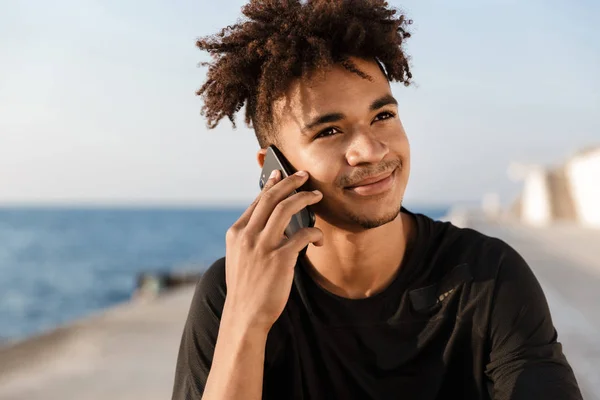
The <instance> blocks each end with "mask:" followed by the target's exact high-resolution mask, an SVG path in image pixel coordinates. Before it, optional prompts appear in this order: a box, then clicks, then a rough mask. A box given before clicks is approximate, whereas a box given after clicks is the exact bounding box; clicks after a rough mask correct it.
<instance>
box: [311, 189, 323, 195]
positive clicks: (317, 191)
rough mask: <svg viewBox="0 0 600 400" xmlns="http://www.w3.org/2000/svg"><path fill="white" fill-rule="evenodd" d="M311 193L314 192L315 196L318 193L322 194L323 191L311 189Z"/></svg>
mask: <svg viewBox="0 0 600 400" xmlns="http://www.w3.org/2000/svg"><path fill="white" fill-rule="evenodd" d="M313 193H314V194H316V195H317V196H318V195H321V194H323V193H321V191H319V190H313Z"/></svg>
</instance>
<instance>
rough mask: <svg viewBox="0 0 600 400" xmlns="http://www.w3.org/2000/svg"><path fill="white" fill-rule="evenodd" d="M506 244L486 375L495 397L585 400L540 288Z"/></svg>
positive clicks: (524, 264)
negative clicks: (582, 399)
mask: <svg viewBox="0 0 600 400" xmlns="http://www.w3.org/2000/svg"><path fill="white" fill-rule="evenodd" d="M504 245H505V246H506V250H505V251H503V256H502V259H501V261H500V266H499V269H498V274H497V277H496V284H495V293H494V299H493V302H492V308H491V314H490V326H489V338H488V339H489V343H490V360H489V363H488V365H487V367H486V374H487V376H488V377H489V378H490V379H491V381H492V382H493V398H494V399H496V400H508V399H510V400H518V399H527V400H529V399H556V400H571V399H581V398H582V396H581V393H580V390H579V388H578V384H577V381H576V379H575V376H574V374H573V370H572V369H571V367H570V365H569V363H568V362H567V359H566V357H565V355H564V354H563V351H562V345H561V344H560V342H557V332H556V329H555V327H554V325H553V323H552V318H551V315H550V310H549V308H548V303H547V301H546V298H545V296H544V293H543V291H542V288H541V286H540V284H539V282H538V280H537V279H536V278H535V276H534V274H533V272H532V271H531V269H530V267H529V266H528V265H527V263H526V262H525V260H524V259H523V258H522V257H521V256H520V255H519V254H518V253H517V252H516V251H515V250H514V249H512V248H511V247H510V246H508V245H506V244H504Z"/></svg>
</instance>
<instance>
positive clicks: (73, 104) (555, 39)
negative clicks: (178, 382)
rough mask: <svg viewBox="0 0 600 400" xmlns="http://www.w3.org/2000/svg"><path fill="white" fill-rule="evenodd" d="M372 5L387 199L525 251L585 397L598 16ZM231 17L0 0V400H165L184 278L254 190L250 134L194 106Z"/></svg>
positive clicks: (184, 306)
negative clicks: (402, 173)
mask: <svg viewBox="0 0 600 400" xmlns="http://www.w3.org/2000/svg"><path fill="white" fill-rule="evenodd" d="M390 3H391V4H393V5H394V6H396V7H399V8H400V9H402V10H404V11H405V12H406V13H407V14H408V16H409V17H410V18H412V19H413V21H414V23H413V25H412V32H413V37H412V38H410V39H409V41H408V42H407V49H408V52H409V53H410V54H411V56H412V70H413V74H414V82H415V85H413V86H412V87H410V88H405V87H403V86H402V85H398V84H395V85H393V92H394V95H395V96H396V98H397V99H398V100H399V103H400V108H399V109H400V114H401V115H400V117H401V119H402V121H403V124H404V126H405V129H406V132H407V134H408V136H409V139H410V142H411V151H412V157H411V158H412V167H411V180H410V183H409V186H408V189H407V197H406V203H405V205H406V206H407V207H408V208H409V209H411V210H413V211H416V212H422V213H425V214H427V215H429V216H431V217H433V218H436V219H448V220H451V221H452V222H454V223H455V224H457V225H462V226H470V227H474V228H476V229H479V230H481V231H483V232H484V233H488V234H490V235H495V236H499V237H502V238H503V239H505V240H507V241H508V242H509V243H510V244H512V245H514V246H515V247H516V248H517V249H518V250H519V251H520V252H522V253H523V254H524V256H525V258H526V259H527V260H528V261H529V262H530V264H531V266H532V268H533V269H534V272H535V273H536V276H538V278H539V279H540V281H541V283H542V285H543V287H544V290H545V292H546V295H547V297H548V301H549V303H550V305H551V308H552V311H553V317H554V318H555V324H556V325H557V329H558V332H559V340H561V341H563V342H564V345H565V352H566V353H567V356H568V357H569V359H570V360H571V361H572V363H573V365H574V369H575V370H576V374H577V376H578V379H579V380H580V383H581V384H582V389H583V390H584V392H585V396H586V397H585V398H599V397H598V396H600V374H599V373H598V372H597V371H595V369H596V368H595V367H594V366H597V365H600V364H599V363H600V340H598V339H597V338H598V337H600V334H599V333H600V312H599V311H597V310H596V309H595V306H596V305H597V304H599V300H600V295H598V294H597V292H598V289H599V288H600V287H599V286H598V282H599V279H600V251H599V249H600V207H598V205H599V204H600V118H599V117H600V75H598V73H597V71H598V70H599V68H600V28H598V24H597V20H598V18H599V17H600V3H598V2H595V1H591V0H579V1H566V0H549V1H541V0H532V1H528V2H517V1H512V0H504V1H501V0H489V1H483V2H476V1H466V0H459V1H454V2H447V1H446V2H444V1H423V0H421V1H416V0H406V1H402V2H398V1H391V2H390ZM243 4H245V1H241V0H239V1H238V0H235V1H234V0H226V1H221V2H209V1H206V0H196V1H188V0H175V1H171V2H167V1H164V0H150V1H146V2H144V3H140V2H134V1H132V0H121V1H113V0H105V1H91V0H79V1H73V0H57V1H54V2H46V1H41V0H13V1H3V2H1V3H0V398H2V399H35V398H38V397H39V398H41V397H44V396H45V397H44V398H63V399H64V398H96V397H93V396H94V394H93V393H96V392H97V393H99V395H98V396H101V394H107V393H110V396H111V398H114V399H117V398H124V399H125V398H142V397H144V398H146V399H151V398H168V397H170V390H171V385H172V375H173V372H174V371H173V363H174V357H175V356H176V351H177V346H178V344H179V336H180V333H181V328H182V326H183V325H182V324H183V320H184V318H185V316H186V314H187V310H188V306H189V300H190V297H189V296H190V293H191V292H190V288H189V286H190V285H189V284H186V283H190V282H193V281H194V279H195V277H197V274H198V273H201V272H202V270H203V268H206V266H208V265H210V264H211V263H212V262H213V261H214V260H216V259H217V258H219V257H221V256H222V255H224V251H225V248H224V235H225V231H226V230H227V228H228V227H229V226H230V225H231V224H232V223H233V222H234V221H235V220H236V219H237V218H238V216H239V215H240V213H241V212H242V211H243V210H244V209H245V208H246V207H247V205H248V204H249V203H250V202H251V201H252V199H253V198H254V197H255V196H256V195H257V193H258V185H257V177H258V173H259V168H258V165H257V164H256V158H255V154H256V151H257V150H258V144H257V143H256V139H255V136H254V133H253V132H252V131H251V130H250V129H248V128H246V127H245V126H244V124H243V118H238V121H237V122H238V128H237V129H235V130H234V129H232V127H231V125H230V124H229V123H228V122H227V121H223V122H221V124H220V125H219V126H218V127H217V128H216V129H215V130H208V129H207V128H206V126H205V121H204V120H203V118H202V117H201V116H200V115H199V111H200V107H201V101H200V99H199V98H198V97H197V96H195V94H194V92H195V90H197V89H198V88H199V87H200V85H201V84H202V83H203V82H204V79H205V73H206V69H205V68H202V67H199V66H198V64H199V62H201V61H208V58H207V56H206V54H203V53H201V52H200V51H199V50H198V49H197V48H196V47H195V40H196V38H197V37H199V36H205V35H209V34H213V33H216V32H217V31H218V30H219V29H221V28H222V27H224V26H227V25H230V24H232V23H234V22H235V21H236V19H237V18H238V17H239V16H240V8H241V6H242V5H243ZM223 160H226V163H224V162H223ZM180 285H181V286H182V288H181V289H180V290H177V291H173V290H167V289H169V288H172V287H175V286H180ZM159 294H161V295H162V294H165V296H164V297H163V296H158V298H159V299H162V300H160V301H159V300H158V299H157V298H156V296H157V295H159ZM148 299H150V300H149V301H148ZM136 310H138V311H136ZM139 310H142V311H139ZM134 320H139V324H138V325H135V324H133V323H132V324H131V325H126V326H125V325H123V323H124V321H130V322H131V321H134ZM102 321H105V322H102ZM92 326H93V327H94V329H93V330H92V329H91V328H90V327H92ZM136 346H138V347H136ZM152 350H154V352H153V351H152ZM142 352H143V353H144V356H143V357H146V358H144V359H143V360H145V361H143V360H142V359H141V358H140V357H142V356H140V353H142ZM111 363H120V365H121V367H119V368H114V364H111ZM108 365H110V367H108ZM128 366H129V367H128ZM127 368H129V369H127ZM132 374H133V375H132ZM135 374H137V375H135ZM92 375H93V376H94V377H93V378H92V377H90V376H92ZM132 376H133V377H134V378H132ZM135 377H137V378H135ZM136 379H137V380H136ZM67 381H68V382H70V384H69V385H65V384H64V383H65V382H67ZM74 382H75V383H74ZM78 390H80V391H82V392H79V391H78ZM83 391H85V393H86V395H85V396H81V395H80V393H84V392H83ZM49 396H50V397H49ZM98 398H101V397H98Z"/></svg>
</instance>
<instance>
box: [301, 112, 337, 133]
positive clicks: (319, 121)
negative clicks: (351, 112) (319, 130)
mask: <svg viewBox="0 0 600 400" xmlns="http://www.w3.org/2000/svg"><path fill="white" fill-rule="evenodd" d="M344 118H346V116H345V115H344V114H342V113H330V114H324V115H321V116H319V117H317V118H315V119H313V120H312V121H311V122H309V123H308V124H306V125H304V128H302V132H304V133H306V132H308V131H310V130H311V129H313V128H314V127H316V126H319V125H323V124H327V123H330V122H337V121H341V120H342V119H344Z"/></svg>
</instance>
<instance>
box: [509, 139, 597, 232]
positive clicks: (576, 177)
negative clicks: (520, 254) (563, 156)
mask: <svg viewBox="0 0 600 400" xmlns="http://www.w3.org/2000/svg"><path fill="white" fill-rule="evenodd" d="M509 172H510V173H511V174H512V175H513V176H514V177H515V178H517V179H519V180H521V181H522V182H523V191H522V192H521V194H520V196H519V198H518V199H517V201H516V202H515V204H514V205H513V207H512V209H511V210H510V213H511V214H512V215H513V216H516V217H517V218H518V219H520V220H521V221H523V222H525V223H528V224H532V225H541V226H543V225H549V224H552V223H557V222H570V223H576V224H579V225H582V226H586V227H591V228H598V229H600V146H597V147H592V148H588V149H585V150H582V151H579V152H577V153H576V154H574V155H573V156H572V157H570V158H569V159H568V160H567V161H566V162H565V163H564V164H563V165H561V166H559V167H557V168H548V167H543V166H539V165H532V166H521V165H512V166H511V169H510V171H509Z"/></svg>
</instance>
